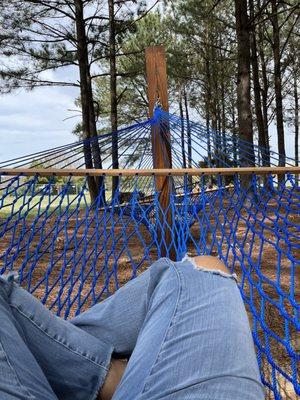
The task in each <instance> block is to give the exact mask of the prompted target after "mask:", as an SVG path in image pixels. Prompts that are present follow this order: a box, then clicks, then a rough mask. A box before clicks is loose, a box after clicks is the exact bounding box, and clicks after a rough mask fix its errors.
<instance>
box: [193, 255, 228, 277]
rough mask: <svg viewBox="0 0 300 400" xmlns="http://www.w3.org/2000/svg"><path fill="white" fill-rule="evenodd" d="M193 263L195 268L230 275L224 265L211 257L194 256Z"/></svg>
mask: <svg viewBox="0 0 300 400" xmlns="http://www.w3.org/2000/svg"><path fill="white" fill-rule="evenodd" d="M193 260H194V263H195V264H196V266H197V267H199V268H203V269H210V270H220V271H223V272H226V273H227V274H230V271H229V269H228V268H227V267H226V265H225V264H224V263H223V262H222V261H221V260H220V259H219V258H217V257H213V256H196V257H193Z"/></svg>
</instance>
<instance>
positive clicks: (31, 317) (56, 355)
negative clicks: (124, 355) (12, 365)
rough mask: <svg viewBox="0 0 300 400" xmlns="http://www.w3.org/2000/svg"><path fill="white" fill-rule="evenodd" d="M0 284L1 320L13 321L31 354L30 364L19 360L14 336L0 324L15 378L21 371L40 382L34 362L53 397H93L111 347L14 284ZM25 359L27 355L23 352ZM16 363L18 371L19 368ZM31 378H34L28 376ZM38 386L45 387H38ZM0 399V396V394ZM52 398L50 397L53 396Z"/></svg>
mask: <svg viewBox="0 0 300 400" xmlns="http://www.w3.org/2000/svg"><path fill="white" fill-rule="evenodd" d="M0 286H1V288H2V291H5V292H6V293H7V305H6V306H5V307H6V308H7V312H6V320H7V321H12V319H13V320H14V324H15V326H17V327H18V330H19V332H20V333H21V335H22V339H23V341H24V342H25V343H26V346H27V348H28V353H29V354H31V355H32V359H33V358H34V359H35V364H36V366H35V368H33V367H32V366H31V365H30V363H29V362H28V363H27V362H26V363H25V364H24V357H19V356H20V352H22V351H23V350H21V349H20V350H18V347H17V342H14V336H10V334H9V335H7V332H9V331H10V327H9V326H7V327H3V324H2V322H1V330H2V336H1V340H3V341H4V342H5V343H6V354H7V356H10V354H11V355H12V356H13V357H14V359H19V361H18V363H19V367H20V371H19V372H17V375H18V376H20V377H21V378H20V379H21V380H22V379H27V378H26V377H27V375H26V374H25V371H27V373H28V374H32V375H36V380H37V381H36V387H37V386H38V385H39V382H40V380H41V379H40V377H39V376H38V374H36V369H37V366H39V367H40V370H41V371H42V373H43V375H44V376H45V377H46V380H47V381H48V382H49V384H50V386H51V388H52V390H53V392H54V393H55V395H56V396H57V398H59V399H64V400H89V399H90V400H95V399H96V398H97V396H98V393H99V390H100V388H101V387H102V385H103V383H104V380H105V378H106V376H107V372H108V369H109V366H110V361H111V353H112V351H113V348H112V346H111V345H110V344H107V343H106V342H104V341H103V340H100V339H101V338H100V339H96V338H95V337H94V336H91V335H89V334H88V333H87V332H84V331H82V330H80V329H78V328H77V327H75V326H74V325H72V324H70V323H69V322H67V321H64V320H63V319H61V318H58V317H56V316H55V315H54V314H53V313H52V312H51V311H49V310H48V309H47V308H46V307H45V306H43V305H42V304H41V303H40V302H39V301H38V300H37V299H35V298H34V297H33V296H32V295H31V294H29V293H28V292H26V291H25V290H24V289H22V288H20V287H19V286H18V285H16V284H15V283H13V282H11V281H9V280H7V279H4V278H3V277H0ZM3 307H4V306H3ZM8 307H9V309H8ZM3 313H4V310H3ZM11 325H12V324H10V326H11ZM5 332H6V335H7V336H6V335H5ZM9 337H11V342H10V347H8V344H7V343H8V340H9ZM14 343H15V344H14ZM24 354H25V353H24ZM26 354H27V353H26ZM28 358H30V357H29V355H28ZM16 363H17V361H16ZM22 365H23V368H24V370H22V368H21V366H22ZM30 371H31V372H30ZM28 379H29V378H28ZM46 380H45V382H46ZM33 382H35V380H34V379H33ZM45 385H46V383H45ZM50 386H49V385H48V387H50ZM39 390H41V391H42V390H44V391H45V390H46V389H43V387H42V386H41V388H40V389H39ZM17 391H18V389H16V392H17ZM0 398H1V399H2V398H3V397H1V396H0ZM19 398H20V399H23V397H16V399H19ZM25 398H26V397H24V399H25ZM29 398H30V397H28V399H29ZM31 398H33V397H31ZM54 398H56V397H55V396H54V394H53V399H54ZM7 399H10V398H9V397H8V398H7ZM26 399H27V398H26ZM35 399H37V400H43V399H45V400H46V399H47V400H50V399H51V397H50V396H48V397H47V396H46V395H45V396H44V397H42V396H40V397H39V396H36V397H35Z"/></svg>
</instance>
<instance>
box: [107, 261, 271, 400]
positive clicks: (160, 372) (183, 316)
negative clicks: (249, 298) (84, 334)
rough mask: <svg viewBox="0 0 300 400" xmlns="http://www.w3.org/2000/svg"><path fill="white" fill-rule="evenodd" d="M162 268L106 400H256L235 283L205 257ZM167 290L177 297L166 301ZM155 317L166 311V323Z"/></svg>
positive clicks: (258, 390) (250, 349)
mask: <svg viewBox="0 0 300 400" xmlns="http://www.w3.org/2000/svg"><path fill="white" fill-rule="evenodd" d="M165 262H168V264H169V274H168V275H166V276H165V277H164V279H162V280H161V281H160V284H159V287H158V288H157V290H156V292H155V293H154V294H153V296H152V298H151V302H150V304H149V310H148V312H147V316H146V320H145V324H144V326H143V328H142V330H141V332H140V335H139V337H138V340H137V344H136V346H135V349H134V351H133V354H132V356H131V358H130V360H129V363H128V366H127V369H126V371H125V374H124V376H123V378H122V381H121V383H120V385H119V387H118V389H117V391H116V393H115V395H114V397H113V400H121V399H125V398H129V397H130V398H131V399H135V400H136V399H138V400H154V399H164V400H167V399H168V400H171V399H172V400H175V399H176V400H187V399H197V400H198V399H199V400H200V399H205V400H225V399H226V400H240V399H243V400H262V399H263V398H264V391H263V386H262V384H261V381H260V376H259V371H258V365H257V360H256V356H255V351H254V345H253V340H252V335H251V331H250V328H249V323H248V319H247V315H246V311H245V308H244V305H243V302H242V299H241V296H240V293H239V289H238V287H237V285H236V282H235V280H234V277H233V276H231V275H230V274H229V273H228V271H227V270H226V267H225V266H224V265H223V264H222V263H221V262H220V260H218V259H216V258H212V257H207V256H205V257H203V258H201V257H199V258H197V259H196V260H185V261H183V262H178V263H172V262H171V261H168V260H166V261H165ZM170 286H172V287H176V291H175V292H174V295H173V296H172V298H171V299H167V300H165V295H164V293H165V291H168V290H169V287H170ZM162 309H165V310H166V309H167V310H169V315H168V317H167V320H164V319H163V316H162V315H161V310H162ZM163 315H164V317H166V315H167V312H166V311H165V312H164V314H163ZM132 388H134V390H133V389H132Z"/></svg>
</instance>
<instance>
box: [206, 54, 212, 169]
mask: <svg viewBox="0 0 300 400" xmlns="http://www.w3.org/2000/svg"><path fill="white" fill-rule="evenodd" d="M205 67H206V68H205V72H206V85H205V86H206V95H205V113H206V130H207V166H208V167H211V143H210V139H211V138H210V96H211V77H210V64H209V60H208V58H206V59H205Z"/></svg>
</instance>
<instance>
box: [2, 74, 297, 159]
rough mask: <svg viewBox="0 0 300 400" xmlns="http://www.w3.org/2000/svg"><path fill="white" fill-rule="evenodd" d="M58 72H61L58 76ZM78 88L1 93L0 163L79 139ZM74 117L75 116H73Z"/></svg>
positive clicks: (290, 150) (289, 137)
mask: <svg viewBox="0 0 300 400" xmlns="http://www.w3.org/2000/svg"><path fill="white" fill-rule="evenodd" d="M56 74H57V75H56ZM74 74H75V72H74V71H71V70H69V71H68V70H65V71H63V72H60V73H59V74H58V73H55V72H51V76H47V77H48V78H50V77H51V78H55V79H56V78H62V79H67V80H69V81H71V80H74V76H72V75H74ZM78 96H79V90H78V89H77V88H70V87H48V88H37V89H35V90H33V91H30V92H25V91H22V90H19V91H18V92H14V93H12V94H9V95H0V162H1V161H5V160H8V159H11V158H15V157H19V156H22V155H27V154H31V153H34V152H37V151H40V150H46V149H51V148H52V147H56V146H60V145H63V144H67V143H71V142H74V141H76V140H77V138H76V136H75V135H73V134H72V129H73V128H74V126H75V124H76V123H77V122H79V121H80V116H79V115H78V113H76V112H74V111H72V110H74V109H75V106H74V100H75V99H76V97H78ZM70 117H71V118H70ZM270 132H271V134H272V140H271V145H272V148H273V150H275V151H277V140H276V126H275V125H274V124H273V125H272V126H271V127H270ZM293 140H294V135H293V132H292V130H291V129H290V128H289V129H286V155H287V156H289V157H293V155H294V143H293Z"/></svg>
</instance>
